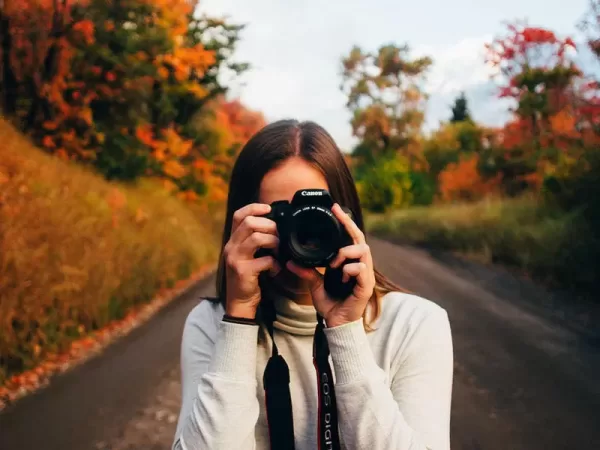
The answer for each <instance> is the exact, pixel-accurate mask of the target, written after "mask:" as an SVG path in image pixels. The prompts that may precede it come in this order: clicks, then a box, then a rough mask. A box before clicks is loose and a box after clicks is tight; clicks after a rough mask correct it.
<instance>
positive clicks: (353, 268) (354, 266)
mask: <svg viewBox="0 0 600 450" xmlns="http://www.w3.org/2000/svg"><path fill="white" fill-rule="evenodd" d="M342 273H343V275H342V282H343V283H347V282H348V281H350V278H351V277H356V284H358V285H359V286H365V284H366V282H367V275H368V271H367V265H366V264H365V263H364V262H356V263H350V264H346V265H345V266H344V268H343V269H342Z"/></svg>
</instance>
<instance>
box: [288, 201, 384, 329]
mask: <svg viewBox="0 0 600 450" xmlns="http://www.w3.org/2000/svg"><path fill="white" fill-rule="evenodd" d="M332 211H333V213H334V214H335V216H336V217H337V219H338V220H339V221H340V222H341V223H342V225H343V226H344V227H345V228H346V230H347V231H348V234H349V235H350V237H351V238H352V240H353V241H354V244H353V245H349V246H347V247H344V248H342V249H340V251H339V252H338V255H337V256H336V257H335V259H333V260H332V261H331V263H330V264H329V265H330V266H331V267H333V268H335V267H339V266H340V265H341V264H342V263H343V262H344V261H345V260H346V259H356V260H358V262H353V263H349V264H346V265H345V266H344V268H343V273H344V277H343V279H342V281H344V282H347V281H348V280H349V279H350V277H356V281H357V282H356V286H355V287H354V290H353V292H352V294H350V296H348V297H347V298H346V299H344V300H336V299H333V298H331V297H329V295H328V294H327V292H326V291H325V288H324V285H323V276H322V275H321V274H320V273H319V272H318V271H317V270H316V269H307V268H303V267H300V266H298V265H296V264H294V263H293V262H288V264H287V268H288V269H289V270H290V271H291V272H293V273H295V274H296V275H298V276H299V277H300V278H302V279H304V280H307V281H308V282H309V286H310V291H311V294H312V299H313V304H314V306H315V309H316V310H317V312H318V313H319V314H320V315H321V316H322V317H323V319H325V323H326V324H327V326H328V327H330V328H331V327H336V326H340V325H343V324H345V323H349V322H354V321H356V320H358V319H360V318H361V317H362V315H363V314H364V312H365V308H366V307H367V303H368V301H369V299H370V298H371V296H372V295H373V290H374V289H375V272H374V269H373V258H372V256H371V250H370V249H369V246H368V245H367V243H366V241H365V235H364V234H363V232H362V231H361V230H360V228H358V226H357V225H356V224H355V223H354V221H353V220H352V219H351V218H350V216H349V215H348V214H346V213H345V212H344V211H343V210H342V208H341V207H340V206H339V205H338V204H337V203H336V204H335V205H334V206H333V208H332Z"/></svg>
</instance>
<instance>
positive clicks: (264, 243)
mask: <svg viewBox="0 0 600 450" xmlns="http://www.w3.org/2000/svg"><path fill="white" fill-rule="evenodd" d="M278 245H279V238H278V237H277V236H275V235H273V234H267V233H261V232H260V231H255V232H254V233H251V234H250V235H249V236H248V237H247V238H246V239H245V240H244V242H242V243H241V244H240V245H239V247H238V252H239V254H240V255H241V256H242V257H250V258H252V257H253V255H254V253H256V251H257V250H258V249H259V248H277V246H278Z"/></svg>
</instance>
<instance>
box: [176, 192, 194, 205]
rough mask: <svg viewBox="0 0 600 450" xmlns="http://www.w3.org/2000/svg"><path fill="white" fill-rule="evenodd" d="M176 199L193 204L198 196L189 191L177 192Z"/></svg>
mask: <svg viewBox="0 0 600 450" xmlns="http://www.w3.org/2000/svg"><path fill="white" fill-rule="evenodd" d="M177 197H179V198H180V199H181V200H184V201H187V202H195V201H196V200H198V194H196V193H195V192H194V191H190V190H187V191H181V192H179V193H178V194H177Z"/></svg>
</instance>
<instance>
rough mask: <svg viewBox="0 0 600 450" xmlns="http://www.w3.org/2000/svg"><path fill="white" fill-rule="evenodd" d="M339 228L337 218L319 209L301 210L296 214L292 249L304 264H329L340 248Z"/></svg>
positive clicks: (291, 239) (292, 233)
mask: <svg viewBox="0 0 600 450" xmlns="http://www.w3.org/2000/svg"><path fill="white" fill-rule="evenodd" d="M338 242H339V229H338V226H337V222H336V220H335V218H333V217H332V216H330V215H329V214H327V213H326V212H324V211H322V210H318V209H311V210H305V211H300V212H299V213H298V214H296V215H295V216H294V220H293V226H292V230H291V233H290V247H291V248H290V250H291V251H292V254H293V255H294V256H295V259H296V260H297V262H299V263H300V264H302V265H304V266H316V265H320V264H323V265H325V264H327V262H328V259H329V258H330V257H331V256H332V255H333V254H334V253H335V252H336V251H337V250H338Z"/></svg>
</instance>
